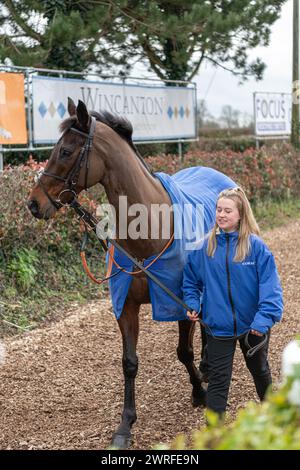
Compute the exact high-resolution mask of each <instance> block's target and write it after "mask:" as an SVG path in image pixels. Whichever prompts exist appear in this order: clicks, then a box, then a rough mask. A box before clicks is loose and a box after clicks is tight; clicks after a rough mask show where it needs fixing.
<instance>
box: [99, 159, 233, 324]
mask: <svg viewBox="0 0 300 470" xmlns="http://www.w3.org/2000/svg"><path fill="white" fill-rule="evenodd" d="M155 177H156V178H159V180H160V181H161V183H162V185H163V186H164V188H165V190H166V191H167V192H168V194H169V196H170V199H171V201H172V205H173V211H174V241H173V243H172V244H171V245H170V246H169V248H168V249H167V250H166V251H165V253H164V254H163V255H162V256H161V257H160V258H159V259H158V260H157V261H156V262H155V263H154V264H153V265H152V266H151V267H150V268H149V271H151V272H152V273H153V274H155V275H156V276H157V277H158V279H159V280H160V281H161V282H162V283H163V284H165V286H166V287H168V288H169V289H170V290H171V291H172V292H174V294H176V295H177V296H178V297H180V298H182V288H181V286H182V273H183V268H184V265H185V263H186V261H187V257H188V255H189V253H190V252H191V250H194V249H199V248H200V247H201V246H202V242H203V238H204V236H205V234H206V233H207V232H208V231H209V230H211V229H212V227H213V226H214V223H215V213H216V201H217V198H218V195H219V193H220V192H221V191H223V189H228V188H233V187H236V184H235V183H234V181H232V180H231V179H230V178H228V177H227V176H225V175H224V174H223V173H220V172H219V171H216V170H213V169H211V168H206V167H193V168H187V169H185V170H181V171H179V172H178V173H175V174H174V175H172V176H170V175H167V174H166V173H161V172H159V173H155ZM156 256H157V255H153V256H151V257H149V258H147V259H146V260H144V263H143V265H144V266H145V267H146V266H147V265H148V264H149V263H150V262H151V261H152V260H153V259H154V258H155V257H156ZM114 258H115V260H116V262H117V263H118V264H119V265H120V266H122V267H124V268H125V270H126V271H129V272H132V271H133V268H134V265H133V263H132V261H130V260H129V259H128V258H127V257H126V256H125V255H124V254H122V253H120V252H118V251H117V250H116V249H115V250H114ZM107 263H109V256H107ZM110 264H111V263H110ZM117 269H118V268H117V267H116V266H115V265H114V264H112V267H111V274H113V273H114V272H115V271H116V270H117ZM131 281H132V276H131V275H130V274H126V273H124V272H122V271H121V272H120V273H119V274H118V275H117V276H114V277H113V278H111V279H110V280H109V289H110V294H111V299H112V305H113V310H114V314H115V316H116V318H117V319H119V318H120V316H121V314H122V310H123V307H124V303H125V300H126V297H127V293H128V289H129V287H130V283H131ZM148 286H149V294H150V300H151V304H152V317H153V320H158V321H178V320H184V319H186V314H185V310H184V308H183V307H182V306H181V305H179V304H177V303H176V302H175V301H174V300H173V299H172V298H171V297H169V296H168V294H167V293H166V292H165V291H164V290H162V289H161V288H160V287H159V286H158V285H157V284H155V283H154V282H153V281H152V280H151V279H149V278H148Z"/></svg>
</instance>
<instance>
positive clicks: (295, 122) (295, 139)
mask: <svg viewBox="0 0 300 470" xmlns="http://www.w3.org/2000/svg"><path fill="white" fill-rule="evenodd" d="M299 99H300V96H299V0H294V3H293V89H292V102H293V104H292V133H291V143H292V144H293V145H294V146H295V147H299V146H300V142H299Z"/></svg>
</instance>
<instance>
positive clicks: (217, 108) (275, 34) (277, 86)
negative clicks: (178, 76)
mask: <svg viewBox="0 0 300 470" xmlns="http://www.w3.org/2000/svg"><path fill="white" fill-rule="evenodd" d="M292 17H293V0H288V1H287V3H286V4H284V6H283V8H282V12H281V18H280V19H278V20H277V21H276V23H274V25H273V28H272V34H271V40H270V45H269V46H268V47H258V48H256V49H254V50H253V51H251V57H253V58H254V57H257V56H258V57H261V59H262V60H263V61H264V62H265V64H266V65H267V68H266V70H265V73H264V78H263V80H261V81H259V82H257V81H255V80H249V81H248V82H246V83H245V84H244V85H240V86H239V85H238V79H236V78H235V77H234V76H233V75H231V74H230V73H229V72H226V71H225V70H223V69H221V68H220V67H218V68H217V69H216V68H213V67H212V66H211V65H209V64H208V63H206V64H204V65H203V67H202V68H201V70H200V71H199V74H198V76H197V77H196V78H195V79H194V81H195V82H196V83H197V92H198V98H199V99H205V100H206V104H207V108H208V110H209V111H210V112H211V113H212V114H213V115H214V116H215V117H218V116H219V115H220V113H221V109H222V106H224V105H226V104H230V105H231V106H233V107H234V108H236V109H239V110H240V111H242V112H247V113H251V114H253V92H255V91H273V92H283V93H290V92H291V86H292V33H293V28H292Z"/></svg>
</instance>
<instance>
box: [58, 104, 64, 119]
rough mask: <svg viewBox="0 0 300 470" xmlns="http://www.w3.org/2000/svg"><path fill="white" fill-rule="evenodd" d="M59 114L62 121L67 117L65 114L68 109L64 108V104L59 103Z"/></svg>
mask: <svg viewBox="0 0 300 470" xmlns="http://www.w3.org/2000/svg"><path fill="white" fill-rule="evenodd" d="M57 112H58V114H59V115H60V117H61V119H62V118H63V117H64V115H65V112H66V108H65V107H64V105H63V104H62V103H59V105H58V106H57Z"/></svg>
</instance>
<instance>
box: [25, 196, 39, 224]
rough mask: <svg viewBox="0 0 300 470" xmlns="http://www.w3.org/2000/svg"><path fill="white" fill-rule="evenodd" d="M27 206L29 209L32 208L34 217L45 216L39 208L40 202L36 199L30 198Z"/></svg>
mask: <svg viewBox="0 0 300 470" xmlns="http://www.w3.org/2000/svg"><path fill="white" fill-rule="evenodd" d="M27 207H28V209H29V210H30V212H31V214H32V215H33V216H34V217H36V218H37V219H42V218H43V216H42V214H41V213H40V210H39V204H38V202H37V201H36V200H35V199H30V200H29V201H28V202H27Z"/></svg>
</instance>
